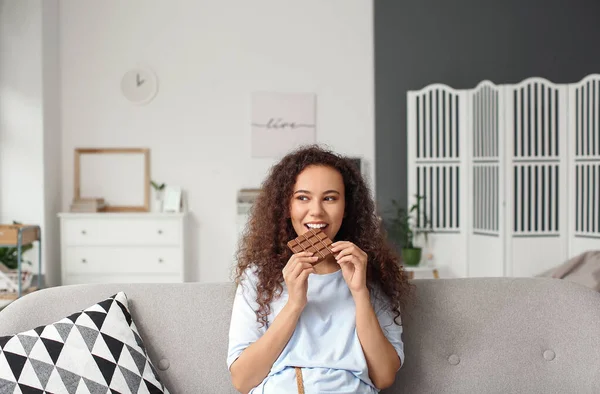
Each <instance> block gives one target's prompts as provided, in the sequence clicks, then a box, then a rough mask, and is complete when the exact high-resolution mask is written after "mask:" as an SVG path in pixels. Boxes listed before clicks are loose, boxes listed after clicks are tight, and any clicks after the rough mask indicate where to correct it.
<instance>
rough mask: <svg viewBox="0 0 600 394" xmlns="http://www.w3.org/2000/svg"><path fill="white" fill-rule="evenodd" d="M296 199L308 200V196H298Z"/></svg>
mask: <svg viewBox="0 0 600 394" xmlns="http://www.w3.org/2000/svg"><path fill="white" fill-rule="evenodd" d="M296 199H297V200H300V201H306V200H308V197H307V196H298V197H296Z"/></svg>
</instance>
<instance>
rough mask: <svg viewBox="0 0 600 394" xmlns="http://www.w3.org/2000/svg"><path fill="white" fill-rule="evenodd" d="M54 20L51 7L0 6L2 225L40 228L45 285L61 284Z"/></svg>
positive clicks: (52, 2) (3, 1)
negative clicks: (17, 222)
mask: <svg viewBox="0 0 600 394" xmlns="http://www.w3.org/2000/svg"><path fill="white" fill-rule="evenodd" d="M57 18H58V2H57V1H56V0H45V1H44V2H42V1H40V0H19V1H15V0H0V223H9V222H11V221H13V220H17V221H20V222H24V223H36V224H39V225H40V226H41V227H42V234H43V257H42V259H43V261H42V262H43V270H44V271H45V272H46V274H47V282H48V283H49V284H57V283H58V280H59V278H60V271H59V264H58V247H57V243H58V233H57V231H56V219H55V216H56V212H57V211H58V206H57V204H56V202H57V201H60V198H59V195H60V190H61V189H60V160H59V158H60V151H59V148H60V144H59V143H57V142H58V141H60V128H59V127H58V124H59V111H58V105H59V101H58V89H59V85H58V80H57V77H58V55H57V51H58V19H57ZM36 256H37V252H34V253H32V255H31V256H28V258H29V257H31V258H32V260H34V262H36V261H37V259H36ZM36 267H37V266H36Z"/></svg>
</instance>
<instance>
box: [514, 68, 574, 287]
mask: <svg viewBox="0 0 600 394" xmlns="http://www.w3.org/2000/svg"><path fill="white" fill-rule="evenodd" d="M504 89H505V90H504V97H505V99H506V101H505V103H506V106H505V108H506V111H505V120H506V127H505V129H504V130H505V131H506V162H505V168H506V172H507V173H506V182H505V186H506V194H505V204H506V205H505V207H506V210H505V213H506V215H505V217H506V225H507V239H506V248H507V249H506V254H505V259H506V265H505V267H506V270H505V273H504V274H505V275H507V276H534V275H536V274H539V273H542V272H544V271H546V270H547V269H549V268H552V267H554V266H556V265H558V264H560V263H561V262H563V261H564V260H565V259H566V258H567V231H568V225H567V220H566V218H567V211H568V205H567V204H568V202H567V187H566V184H567V183H566V180H567V139H566V136H567V121H566V120H567V116H568V112H567V100H566V98H567V87H566V86H565V85H555V84H553V83H551V82H548V81H546V80H544V79H541V78H530V79H527V80H525V81H523V82H522V83H520V84H518V85H512V86H504Z"/></svg>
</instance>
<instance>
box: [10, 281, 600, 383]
mask: <svg viewBox="0 0 600 394" xmlns="http://www.w3.org/2000/svg"><path fill="white" fill-rule="evenodd" d="M413 282H414V283H415V285H416V292H415V298H414V302H413V303H412V304H411V305H410V306H409V307H408V308H407V309H406V310H405V311H404V314H403V325H404V336H403V339H404V342H405V353H406V363H405V365H404V366H403V367H402V369H401V370H400V371H399V373H398V375H397V378H396V382H395V384H394V386H393V387H392V388H390V389H387V390H384V391H383V392H384V393H458V392H461V393H475V392H478V393H489V392H511V393H517V392H519V393H521V392H530V393H534V392H578V393H591V392H597V389H598V387H600V294H599V293H596V292H594V291H592V290H590V289H588V288H585V287H583V286H580V285H577V284H573V283H570V282H566V281H563V280H558V279H546V278H477V279H475V278H469V279H438V280H433V279H431V280H429V279H421V280H415V281H413ZM119 291H124V292H125V293H126V294H127V296H128V298H129V301H130V306H131V312H132V315H133V319H134V321H135V322H136V324H137V327H138V329H139V331H140V334H141V336H142V338H143V339H144V341H145V343H146V346H147V349H148V353H149V355H150V357H151V359H152V360H153V362H154V364H155V365H160V366H162V367H163V369H164V367H166V366H168V368H167V369H164V370H161V369H160V367H159V369H158V373H159V375H160V376H161V378H162V379H163V381H164V382H165V384H166V385H167V387H168V388H169V390H170V391H171V393H173V394H179V393H181V394H185V393H199V394H201V393H235V390H234V389H233V388H232V385H231V383H230V379H229V373H228V371H227V367H226V363H225V357H226V351H227V338H228V330H229V320H230V313H231V305H232V300H233V296H234V291H235V288H234V285H233V284H231V283H224V284H198V283H186V284H110V285H78V286H66V287H56V288H50V289H46V290H42V291H38V292H36V293H33V294H30V295H27V296H25V297H24V298H22V299H20V300H18V301H16V302H14V303H13V304H11V305H9V306H8V307H7V308H6V309H5V310H4V311H2V312H0V336H2V335H10V334H14V333H17V332H21V331H25V330H28V329H31V328H34V327H37V326H39V325H43V324H48V323H52V322H54V321H57V320H59V319H61V318H63V317H65V316H67V315H69V314H71V313H73V312H76V311H78V310H81V309H84V308H86V307H88V306H90V305H93V304H94V303H96V302H98V301H101V300H103V299H104V298H106V297H108V296H111V295H113V294H115V293H117V292H119Z"/></svg>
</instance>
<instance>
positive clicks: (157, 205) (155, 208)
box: [152, 197, 163, 213]
mask: <svg viewBox="0 0 600 394" xmlns="http://www.w3.org/2000/svg"><path fill="white" fill-rule="evenodd" d="M162 210H163V200H162V198H160V197H154V199H153V200H152V212H157V213H158V212H162Z"/></svg>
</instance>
